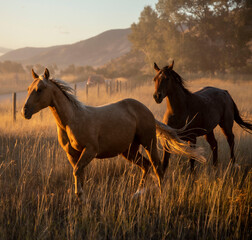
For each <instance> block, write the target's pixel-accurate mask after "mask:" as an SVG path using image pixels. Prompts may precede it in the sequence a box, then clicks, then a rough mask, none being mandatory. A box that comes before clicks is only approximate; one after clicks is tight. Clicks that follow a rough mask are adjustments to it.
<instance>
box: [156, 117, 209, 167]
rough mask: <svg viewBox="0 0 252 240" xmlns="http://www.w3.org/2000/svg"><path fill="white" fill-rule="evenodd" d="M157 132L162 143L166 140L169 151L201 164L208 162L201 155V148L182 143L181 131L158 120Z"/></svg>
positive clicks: (165, 144) (165, 143) (165, 145)
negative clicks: (179, 134)
mask: <svg viewBox="0 0 252 240" xmlns="http://www.w3.org/2000/svg"><path fill="white" fill-rule="evenodd" d="M156 131H157V137H158V138H159V139H161V141H162V140H164V141H162V142H163V145H164V147H165V148H166V150H167V151H169V152H171V153H176V154H184V155H186V156H188V157H189V158H193V159H195V160H196V161H199V162H201V163H205V162H206V159H205V157H203V156H202V155H201V154H202V149H201V148H192V147H190V146H189V145H188V144H187V143H185V142H182V140H181V139H180V138H179V137H178V133H179V132H181V130H177V129H174V128H172V127H170V126H168V125H166V124H164V123H161V122H159V121H158V120H156ZM164 170H165V169H164Z"/></svg>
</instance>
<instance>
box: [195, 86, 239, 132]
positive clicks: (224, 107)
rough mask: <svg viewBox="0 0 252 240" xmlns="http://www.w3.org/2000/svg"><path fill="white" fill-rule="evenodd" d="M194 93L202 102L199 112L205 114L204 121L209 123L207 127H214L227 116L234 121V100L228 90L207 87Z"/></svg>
mask: <svg viewBox="0 0 252 240" xmlns="http://www.w3.org/2000/svg"><path fill="white" fill-rule="evenodd" d="M194 95H195V96H196V97H197V99H198V100H199V102H201V109H199V112H201V113H203V115H204V122H205V123H207V125H206V129H211V128H214V127H215V126H216V125H217V124H219V123H220V122H222V121H224V118H227V117H228V118H229V119H230V120H231V121H233V116H234V109H233V100H232V98H231V96H230V94H229V93H228V91H227V90H224V89H220V88H215V87H205V88H203V89H201V90H199V91H197V92H195V93H194Z"/></svg>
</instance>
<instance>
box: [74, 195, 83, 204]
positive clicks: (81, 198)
mask: <svg viewBox="0 0 252 240" xmlns="http://www.w3.org/2000/svg"><path fill="white" fill-rule="evenodd" d="M75 195H76V197H77V199H78V201H79V202H80V203H84V202H85V198H84V194H83V192H78V193H75Z"/></svg>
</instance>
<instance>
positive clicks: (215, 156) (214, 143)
mask: <svg viewBox="0 0 252 240" xmlns="http://www.w3.org/2000/svg"><path fill="white" fill-rule="evenodd" d="M205 137H206V140H207V142H208V143H209V144H210V147H211V149H212V152H213V165H214V166H215V167H216V166H217V164H218V145H217V141H216V139H215V137H214V132H213V130H212V131H211V132H209V133H208V134H206V135H205Z"/></svg>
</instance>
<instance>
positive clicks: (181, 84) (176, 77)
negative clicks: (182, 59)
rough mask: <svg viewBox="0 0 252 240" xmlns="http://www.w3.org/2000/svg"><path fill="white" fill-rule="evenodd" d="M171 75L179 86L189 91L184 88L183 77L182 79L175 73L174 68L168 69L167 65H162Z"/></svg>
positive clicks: (187, 91)
mask: <svg viewBox="0 0 252 240" xmlns="http://www.w3.org/2000/svg"><path fill="white" fill-rule="evenodd" d="M168 70H169V73H170V74H171V75H172V78H173V79H174V80H175V81H176V82H177V83H178V84H179V86H181V88H182V89H183V90H184V92H185V93H191V92H190V91H189V90H188V89H187V88H186V83H185V79H183V78H182V77H181V76H180V75H179V74H178V73H176V72H175V71H174V70H170V69H169V67H168V66H166V67H164V71H168Z"/></svg>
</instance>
